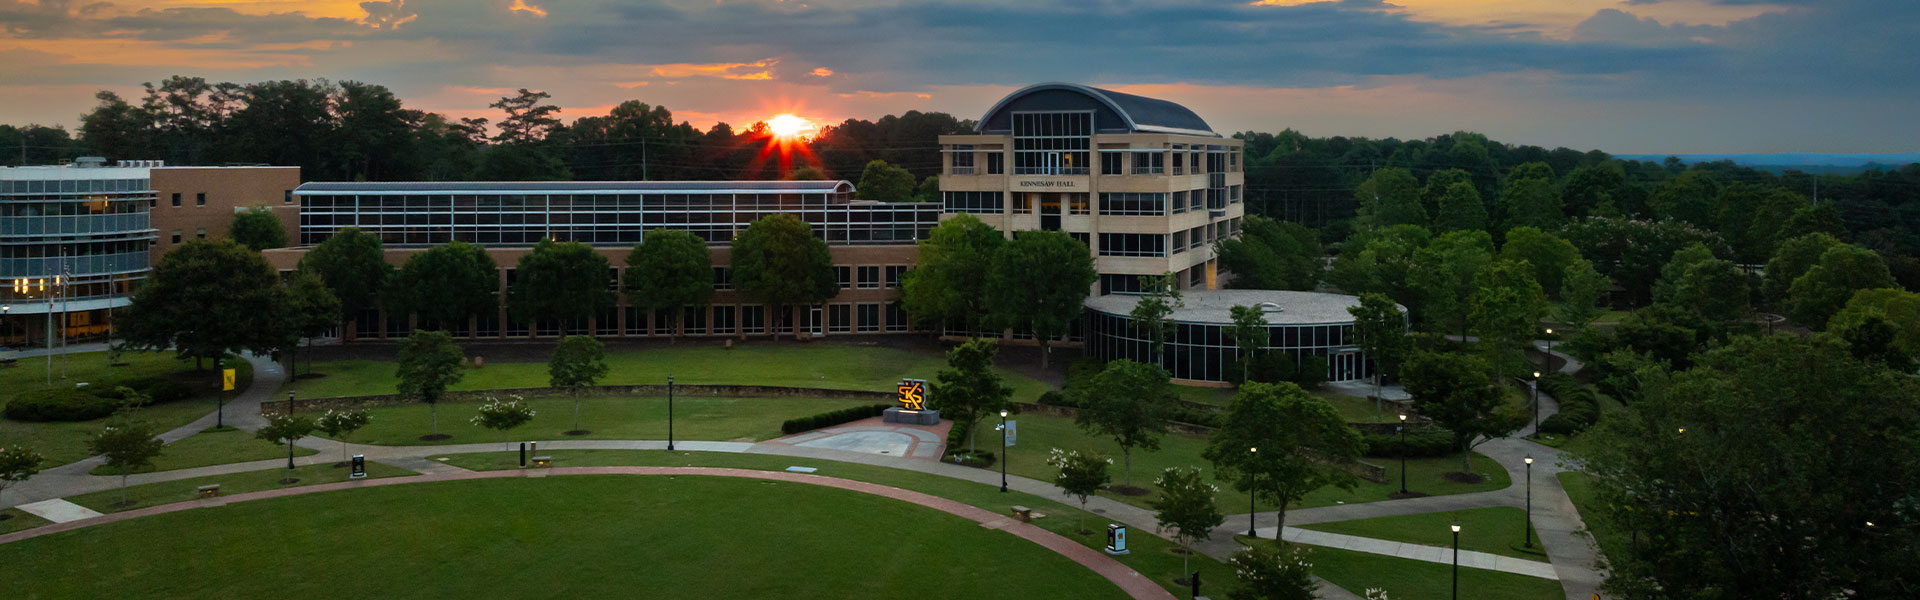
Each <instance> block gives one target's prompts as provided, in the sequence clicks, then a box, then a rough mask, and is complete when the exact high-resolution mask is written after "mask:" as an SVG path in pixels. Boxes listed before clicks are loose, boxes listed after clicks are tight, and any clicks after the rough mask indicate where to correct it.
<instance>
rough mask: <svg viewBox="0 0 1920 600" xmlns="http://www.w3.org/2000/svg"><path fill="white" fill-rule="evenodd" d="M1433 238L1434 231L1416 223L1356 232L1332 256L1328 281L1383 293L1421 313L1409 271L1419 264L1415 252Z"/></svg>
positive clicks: (1355, 289)
mask: <svg viewBox="0 0 1920 600" xmlns="http://www.w3.org/2000/svg"><path fill="white" fill-rule="evenodd" d="M1432 241H1433V235H1432V234H1430V233H1428V232H1427V230H1426V228H1424V227H1420V226H1417V225H1395V226H1393V227H1388V228H1385V229H1380V230H1377V231H1373V232H1370V233H1356V234H1354V236H1353V237H1352V238H1350V239H1348V240H1347V241H1346V243H1344V244H1341V248H1340V256H1339V257H1337V258H1334V259H1333V269H1332V270H1331V271H1329V272H1328V273H1327V281H1328V283H1332V284H1333V285H1334V286H1335V287H1338V288H1340V289H1341V290H1342V291H1345V292H1347V293H1349V294H1364V293H1367V292H1379V293H1382V294H1386V295H1387V297H1388V298H1392V299H1393V301H1394V302H1398V303H1400V305H1401V306H1405V307H1407V309H1408V310H1410V311H1412V312H1413V313H1414V314H1416V315H1418V314H1422V312H1423V311H1422V309H1421V298H1420V293H1419V288H1418V287H1416V286H1414V285H1413V283H1412V279H1413V278H1412V273H1413V271H1414V267H1415V265H1416V264H1418V263H1417V262H1416V260H1415V258H1416V255H1417V254H1418V252H1419V251H1420V249H1421V248H1425V247H1427V245H1428V244H1429V243H1431V242H1432Z"/></svg>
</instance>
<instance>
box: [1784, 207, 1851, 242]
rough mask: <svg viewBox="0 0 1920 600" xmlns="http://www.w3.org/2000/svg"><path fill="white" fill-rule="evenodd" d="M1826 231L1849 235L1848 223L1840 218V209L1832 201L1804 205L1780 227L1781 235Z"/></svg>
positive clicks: (1802, 234)
mask: <svg viewBox="0 0 1920 600" xmlns="http://www.w3.org/2000/svg"><path fill="white" fill-rule="evenodd" d="M1816 233H1824V234H1827V235H1831V236H1834V237H1844V236H1846V235H1847V223H1846V221H1845V220H1843V219H1841V218H1840V209H1839V208H1837V207H1835V206H1834V203H1832V202H1826V203H1821V204H1815V205H1812V206H1802V207H1800V208H1799V209H1798V210H1795V211H1793V216H1792V217H1788V218H1787V224H1786V225H1785V226H1782V227H1781V228H1780V235H1782V236H1786V237H1800V236H1804V235H1813V234H1816Z"/></svg>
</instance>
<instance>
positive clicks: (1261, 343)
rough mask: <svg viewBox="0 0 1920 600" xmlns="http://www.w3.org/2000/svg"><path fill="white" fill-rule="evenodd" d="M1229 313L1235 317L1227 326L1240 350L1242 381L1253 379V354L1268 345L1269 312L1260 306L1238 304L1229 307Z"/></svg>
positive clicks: (1229, 334)
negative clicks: (1251, 371) (1251, 377)
mask: <svg viewBox="0 0 1920 600" xmlns="http://www.w3.org/2000/svg"><path fill="white" fill-rule="evenodd" d="M1227 315H1228V316H1230V317H1232V319H1233V324H1231V325H1228V326H1227V335H1228V336H1229V337H1232V338H1233V345H1234V347H1235V348H1237V349H1238V350H1239V351H1240V352H1239V359H1240V381H1251V379H1249V376H1250V370H1251V369H1252V367H1253V355H1254V353H1256V352H1259V351H1260V349H1261V348H1265V347H1266V346H1267V341H1268V333H1269V332H1268V331H1267V312H1266V311H1265V310H1262V309H1261V308H1260V307H1258V306H1241V305H1238V304H1236V305H1233V306H1232V307H1230V308H1228V309H1227Z"/></svg>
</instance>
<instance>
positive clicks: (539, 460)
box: [533, 456, 553, 468]
mask: <svg viewBox="0 0 1920 600" xmlns="http://www.w3.org/2000/svg"><path fill="white" fill-rule="evenodd" d="M533 466H534V467H535V468H546V467H551V466H553V457H551V456H535V457H533Z"/></svg>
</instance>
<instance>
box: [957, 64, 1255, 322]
mask: <svg viewBox="0 0 1920 600" xmlns="http://www.w3.org/2000/svg"><path fill="white" fill-rule="evenodd" d="M940 146H941V148H942V153H943V156H944V157H945V158H944V160H943V161H942V163H943V172H942V175H941V176H940V194H941V200H942V205H943V211H944V212H945V213H946V214H947V215H954V214H959V213H971V214H973V215H974V216H976V217H979V218H980V220H982V221H984V222H986V223H987V224H989V225H992V226H994V227H996V228H999V229H1001V230H1003V231H1008V232H1013V231H1024V230H1032V229H1044V230H1050V231H1064V232H1067V233H1069V234H1071V235H1073V236H1074V237H1075V238H1077V239H1079V240H1081V241H1082V242H1085V243H1086V244H1087V246H1088V248H1090V249H1091V250H1092V252H1093V254H1094V257H1095V260H1094V269H1095V270H1097V271H1099V273H1100V280H1099V283H1098V284H1097V286H1098V287H1097V289H1095V290H1093V293H1095V294H1098V295H1105V294H1112V293H1137V292H1139V291H1140V283H1139V282H1140V276H1142V275H1160V274H1163V273H1174V274H1175V275H1177V276H1178V279H1179V285H1180V286H1181V287H1182V288H1198V289H1214V288H1215V287H1217V285H1218V282H1217V277H1218V262H1217V261H1216V260H1215V257H1214V256H1213V246H1212V245H1213V242H1215V241H1218V240H1220V239H1222V238H1226V237H1231V236H1233V235H1234V234H1235V233H1237V232H1238V231H1239V228H1240V219H1241V215H1242V214H1243V212H1244V205H1242V204H1241V198H1242V197H1243V195H1244V193H1243V186H1244V185H1245V181H1246V174H1245V173H1243V172H1242V171H1241V155H1240V153H1241V147H1242V143H1241V142H1240V140H1236V139H1232V138H1228V137H1223V136H1221V135H1220V134H1218V133H1215V132H1214V131H1213V129H1212V128H1210V127H1208V126H1207V122H1206V121H1205V120H1202V119H1201V118H1200V116H1199V115H1196V114H1194V113H1193V111H1191V110H1188V109H1187V108H1186V107H1184V106H1180V105H1178V104H1174V103H1172V102H1168V101H1165V100H1157V99H1153V98H1146V97H1141V96H1135V95H1132V94H1122V93H1119V92H1113V91H1108V90H1102V89H1097V88H1091V87H1087V86H1083V85H1074V84H1066V83H1044V84H1039V85H1034V86H1029V87H1027V88H1024V89H1021V90H1019V91H1016V92H1014V93H1012V94H1010V95H1008V96H1007V97H1006V98H1004V99H1002V100H1000V102H999V103H998V104H995V105H993V107H992V108H990V109H988V110H987V113H986V114H985V115H984V116H982V117H980V121H979V123H978V124H977V125H975V127H974V133H972V134H967V135H943V136H940Z"/></svg>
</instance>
